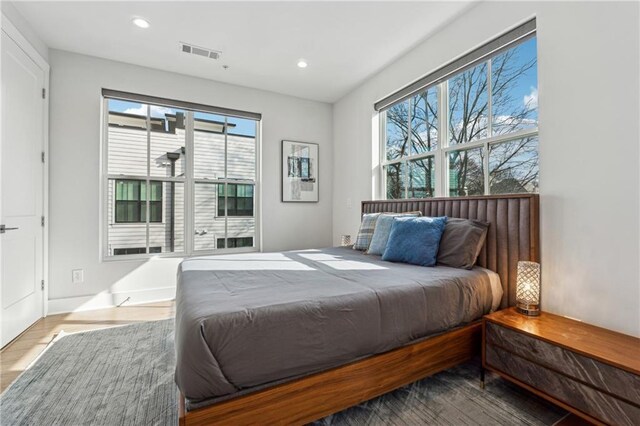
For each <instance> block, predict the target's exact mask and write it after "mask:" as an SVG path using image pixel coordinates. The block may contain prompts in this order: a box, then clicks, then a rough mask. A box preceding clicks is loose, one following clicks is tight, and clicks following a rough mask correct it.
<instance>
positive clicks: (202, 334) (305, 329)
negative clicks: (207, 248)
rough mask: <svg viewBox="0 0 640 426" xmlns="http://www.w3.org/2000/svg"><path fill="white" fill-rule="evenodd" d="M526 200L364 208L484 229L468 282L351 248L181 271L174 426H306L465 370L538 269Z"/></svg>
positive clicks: (198, 264) (244, 258) (234, 258)
mask: <svg viewBox="0 0 640 426" xmlns="http://www.w3.org/2000/svg"><path fill="white" fill-rule="evenodd" d="M537 209H538V198H537V196H536V195H517V196H513V195H509V196H493V197H469V198H446V199H429V200H402V201H366V202H363V203H362V213H369V212H406V211H415V210H420V211H421V212H423V214H424V215H427V216H444V215H446V216H449V217H462V218H471V219H480V220H485V221H487V222H490V223H491V226H490V228H489V233H488V236H487V241H486V243H485V247H484V248H483V250H482V252H481V254H480V257H479V259H478V264H479V265H478V266H477V267H475V268H474V269H472V270H470V271H468V270H463V269H455V268H448V267H443V266H438V267H435V268H424V267H419V266H413V265H407V264H401V263H390V262H383V261H382V260H380V258H379V257H378V256H370V255H366V254H363V253H361V252H357V251H354V250H351V249H348V248H340V247H334V248H327V249H317V250H301V251H290V252H282V253H251V254H238V255H224V256H209V257H201V258H194V259H189V260H186V261H184V262H183V263H182V264H181V266H180V270H179V274H178V280H179V283H178V291H177V297H176V351H177V367H176V382H177V384H178V387H179V389H180V391H181V398H180V401H181V413H180V419H181V422H182V424H207V423H209V424H210V423H211V422H215V423H216V424H224V423H233V424H242V423H253V422H256V419H259V422H261V423H284V422H286V423H305V422H309V421H312V420H315V419H317V418H320V417H322V416H324V415H328V414H331V413H332V412H336V411H339V410H340V409H343V408H346V407H348V406H351V405H354V404H357V403H359V402H362V401H364V400H366V399H370V398H372V397H374V396H377V395H380V394H382V393H385V392H388V391H390V390H392V389H395V388H397V387H399V386H402V385H405V384H407V383H410V382H412V381H414V380H417V379H420V378H422V377H425V376H427V375H429V374H433V373H435V372H437V371H441V370H443V369H445V368H448V367H450V366H453V365H455V364H457V363H459V362H463V361H465V360H467V359H468V358H470V357H471V356H473V355H474V354H476V353H477V352H478V350H479V347H480V346H479V340H480V326H479V321H478V320H479V319H480V318H481V317H482V315H483V314H486V313H488V312H490V311H491V310H494V309H496V308H499V307H506V306H510V305H512V304H513V302H514V298H515V294H514V293H515V285H514V273H515V265H516V263H517V261H518V260H537V256H538V254H537V250H538V248H537V247H538V243H537V241H538V231H537V229H538V225H537Z"/></svg>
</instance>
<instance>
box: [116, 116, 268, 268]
mask: <svg viewBox="0 0 640 426" xmlns="http://www.w3.org/2000/svg"><path fill="white" fill-rule="evenodd" d="M150 121H151V123H150V124H151V131H150V132H149V134H150V140H149V141H148V140H147V127H146V117H145V116H143V115H136V114H127V113H120V112H109V127H108V135H107V138H108V148H107V157H108V158H107V160H108V174H109V176H110V177H111V178H110V179H109V180H108V188H107V190H108V200H107V203H108V208H107V215H108V225H107V226H108V230H107V239H108V247H107V249H108V253H107V255H109V256H114V255H115V256H117V255H125V254H140V253H145V252H146V245H147V223H146V218H147V212H146V209H147V197H149V210H150V211H149V237H148V238H149V252H150V253H167V252H184V251H185V238H184V237H185V236H184V232H185V207H184V206H185V183H184V182H179V181H176V182H170V181H166V180H164V181H163V180H162V179H166V178H171V177H175V178H178V179H180V178H183V179H184V177H185V171H186V161H187V160H186V155H185V137H186V133H185V126H184V115H183V114H181V113H176V114H166V115H165V117H164V118H157V117H151V120H150ZM227 126H228V127H229V129H228V132H227V135H226V160H227V161H226V164H227V170H226V179H225V131H224V130H225V129H224V127H225V123H224V122H219V121H213V120H204V119H198V118H196V119H195V120H194V170H193V176H194V179H195V180H194V182H195V183H194V195H193V203H194V209H193V212H194V218H193V220H194V229H195V235H194V250H196V251H198V250H199V251H211V250H216V249H220V248H234V247H247V246H248V247H251V246H253V245H254V240H255V238H254V237H255V215H254V214H255V208H254V205H255V197H254V192H255V191H254V189H255V186H254V183H255V161H256V138H255V137H254V136H244V135H237V134H233V124H227ZM148 143H149V163H147V144H148ZM147 164H148V168H149V170H148V171H147ZM147 172H149V179H150V185H149V188H146V182H145V179H146V176H147ZM114 176H122V178H114ZM221 179H225V181H223V182H227V183H226V199H227V204H226V209H225V202H224V201H225V183H220V182H219V181H220V180H221ZM235 181H237V182H238V183H234V182H235ZM225 213H226V214H225Z"/></svg>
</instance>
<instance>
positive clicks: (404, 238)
mask: <svg viewBox="0 0 640 426" xmlns="http://www.w3.org/2000/svg"><path fill="white" fill-rule="evenodd" d="M446 224H447V217H446V216H443V217H395V218H393V225H392V226H391V234H389V241H388V242H387V248H386V249H385V250H384V254H383V255H382V260H387V261H390V262H404V263H411V264H412V265H421V266H434V265H435V264H436V255H437V254H438V248H439V246H440V238H441V237H442V233H443V232H444V227H445V225H446Z"/></svg>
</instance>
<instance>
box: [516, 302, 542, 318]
mask: <svg viewBox="0 0 640 426" xmlns="http://www.w3.org/2000/svg"><path fill="white" fill-rule="evenodd" d="M516 310H517V311H518V312H520V313H521V314H524V315H527V316H530V317H537V316H539V315H540V305H528V304H526V303H520V302H517V303H516Z"/></svg>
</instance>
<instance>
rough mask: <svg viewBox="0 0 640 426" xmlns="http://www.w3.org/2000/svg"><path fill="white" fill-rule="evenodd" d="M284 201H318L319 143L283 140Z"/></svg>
mask: <svg viewBox="0 0 640 426" xmlns="http://www.w3.org/2000/svg"><path fill="white" fill-rule="evenodd" d="M282 201H283V202H301V203H304V202H312V203H315V202H318V144H315V143H308V142H294V141H284V140H283V141H282Z"/></svg>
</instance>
